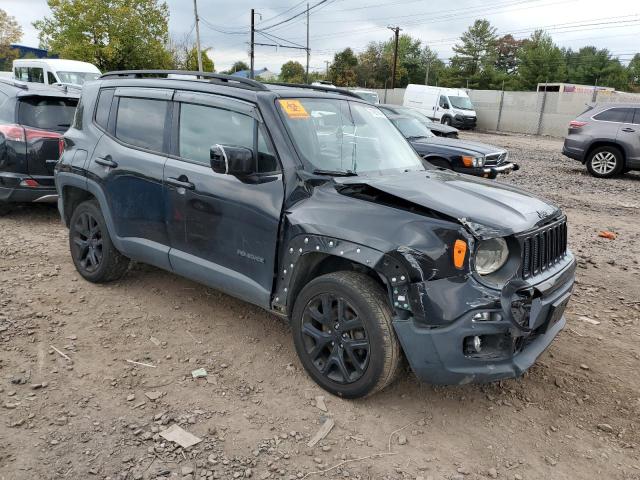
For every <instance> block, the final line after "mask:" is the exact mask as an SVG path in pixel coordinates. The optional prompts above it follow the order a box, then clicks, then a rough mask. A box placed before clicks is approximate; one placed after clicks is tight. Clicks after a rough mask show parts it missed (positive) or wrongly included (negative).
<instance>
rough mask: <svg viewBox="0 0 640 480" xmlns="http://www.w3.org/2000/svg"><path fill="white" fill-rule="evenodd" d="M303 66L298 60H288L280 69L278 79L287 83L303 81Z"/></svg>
mask: <svg viewBox="0 0 640 480" xmlns="http://www.w3.org/2000/svg"><path fill="white" fill-rule="evenodd" d="M304 73H305V70H304V67H303V66H302V64H301V63H300V62H296V61H295V60H289V61H288V62H287V63H285V64H283V65H282V68H281V69H280V81H282V82H287V83H304Z"/></svg>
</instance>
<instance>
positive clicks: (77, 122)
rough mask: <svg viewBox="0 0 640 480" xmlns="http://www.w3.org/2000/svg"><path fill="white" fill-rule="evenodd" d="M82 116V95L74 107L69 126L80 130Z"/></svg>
mask: <svg viewBox="0 0 640 480" xmlns="http://www.w3.org/2000/svg"><path fill="white" fill-rule="evenodd" d="M83 116H84V103H83V102H82V97H80V100H78V106H77V107H76V111H75V113H74V114H73V122H72V123H71V126H72V127H73V128H76V129H78V130H82V117H83Z"/></svg>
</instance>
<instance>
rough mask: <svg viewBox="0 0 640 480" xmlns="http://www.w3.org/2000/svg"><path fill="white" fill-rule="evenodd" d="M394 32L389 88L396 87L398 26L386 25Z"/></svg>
mask: <svg viewBox="0 0 640 480" xmlns="http://www.w3.org/2000/svg"><path fill="white" fill-rule="evenodd" d="M387 28H388V29H389V30H391V31H392V32H394V34H395V47H394V49H393V68H392V70H391V89H392V90H393V89H394V88H396V66H397V64H398V37H399V36H400V30H402V29H401V28H400V27H387Z"/></svg>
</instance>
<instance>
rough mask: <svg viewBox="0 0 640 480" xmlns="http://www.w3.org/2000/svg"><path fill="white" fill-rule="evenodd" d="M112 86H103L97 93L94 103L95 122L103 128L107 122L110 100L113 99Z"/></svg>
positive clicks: (113, 90)
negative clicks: (96, 99) (95, 103)
mask: <svg viewBox="0 0 640 480" xmlns="http://www.w3.org/2000/svg"><path fill="white" fill-rule="evenodd" d="M114 92H115V89H114V88H103V89H102V90H100V94H99V95H98V102H97V105H96V123H97V124H98V125H100V126H101V127H102V128H104V129H105V130H106V129H107V125H108V124H109V112H110V111H111V101H112V100H113V93H114Z"/></svg>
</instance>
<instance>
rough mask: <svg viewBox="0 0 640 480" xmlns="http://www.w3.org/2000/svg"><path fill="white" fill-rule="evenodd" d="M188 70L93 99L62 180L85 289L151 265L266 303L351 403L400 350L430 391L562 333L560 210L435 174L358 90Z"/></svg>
mask: <svg viewBox="0 0 640 480" xmlns="http://www.w3.org/2000/svg"><path fill="white" fill-rule="evenodd" d="M174 73H182V74H183V75H184V74H185V72H166V71H125V72H113V73H107V74H105V75H103V76H102V77H101V78H100V79H99V80H98V81H96V82H89V83H86V84H85V86H84V88H83V91H82V99H81V107H79V110H78V115H77V120H76V121H75V122H74V124H73V126H72V127H71V128H70V129H69V130H68V131H67V133H66V134H65V145H66V149H65V151H64V153H63V155H62V157H61V159H60V161H59V163H58V164H57V167H56V186H57V188H58V192H59V208H60V212H61V214H62V218H63V220H64V222H65V223H66V225H67V226H68V227H69V244H70V248H71V256H72V259H73V261H74V263H75V265H76V268H77V269H78V271H79V272H80V274H81V275H82V276H83V277H84V278H86V279H87V280H89V281H92V282H106V281H109V280H114V279H117V278H118V277H120V276H121V275H123V274H124V273H125V272H126V271H127V267H128V265H129V261H130V260H136V261H140V262H146V263H149V264H152V265H156V266H158V267H160V268H163V269H166V270H168V271H171V272H175V273H177V274H179V275H183V276H185V277H188V278H191V279H194V280H196V281H199V282H202V283H204V284H206V285H209V286H211V287H214V288H217V289H219V290H223V291H225V292H227V293H229V294H230V295H233V296H236V297H239V298H241V299H244V300H246V301H247V302H251V303H253V304H256V305H259V306H261V307H263V308H265V309H266V310H268V311H270V312H273V313H275V314H278V315H281V316H282V317H284V318H286V319H288V321H289V322H290V324H291V327H292V331H293V339H294V343H295V346H296V349H297V352H298V354H299V356H300V360H301V362H302V364H303V365H304V367H305V369H306V370H307V372H308V373H309V375H311V376H312V377H313V379H314V380H315V381H316V382H318V384H320V385H321V386H322V387H323V388H325V389H327V390H328V391H330V392H332V393H334V394H337V395H341V396H344V397H348V398H355V397H361V396H364V395H367V394H371V393H373V392H376V391H378V390H380V389H382V388H383V387H385V386H386V385H388V384H389V383H390V382H391V381H392V380H393V378H394V376H395V375H396V373H397V372H398V370H399V365H400V364H401V358H402V356H403V355H404V356H405V357H406V358H407V359H408V361H409V364H410V366H411V367H412V369H413V370H414V372H415V373H416V374H417V375H418V377H420V378H421V379H423V380H425V381H428V382H432V383H441V384H460V383H468V382H484V381H491V380H497V379H501V378H507V377H515V376H518V375H521V374H522V373H523V372H524V371H525V370H526V369H527V368H528V367H530V366H531V365H532V364H533V363H534V361H535V360H536V358H537V357H538V356H539V355H540V354H541V353H542V352H543V351H544V350H545V348H547V346H548V345H549V344H550V343H551V341H552V340H553V338H554V337H555V336H556V334H557V333H558V332H559V331H560V330H561V329H562V328H563V326H564V325H565V319H564V317H563V311H564V308H565V306H566V304H567V301H568V299H569V295H570V292H571V289H572V286H573V282H574V271H575V261H574V257H573V255H572V254H571V253H570V252H569V251H568V250H567V225H566V219H565V216H564V215H563V214H562V212H561V211H560V210H559V209H558V208H557V207H555V206H553V205H551V204H549V203H548V202H546V201H544V200H541V199H539V198H536V197H534V196H532V195H530V194H527V193H524V192H522V191H520V190H517V189H515V188H511V187H507V186H504V185H500V184H497V183H495V182H491V181H487V180H483V179H477V178H473V177H470V176H466V175H460V174H457V173H453V172H450V171H443V170H442V169H438V168H431V167H429V166H427V167H425V166H423V164H422V162H421V159H420V157H419V156H418V155H417V154H416V152H415V150H413V149H412V147H411V145H410V144H409V143H408V142H407V141H406V140H405V139H404V138H403V137H402V135H401V134H400V132H399V131H398V130H397V129H396V128H395V127H394V126H393V125H392V124H391V122H390V121H389V120H388V119H387V118H386V116H385V115H384V114H383V113H382V112H381V111H380V110H378V108H377V107H375V106H373V105H370V104H368V103H366V102H364V101H362V100H360V99H359V98H357V97H356V96H355V95H353V94H350V92H347V91H341V90H339V89H328V88H324V87H315V86H296V87H293V86H290V85H269V84H262V83H259V82H256V81H252V80H247V79H241V78H235V77H226V76H224V75H216V74H197V73H196V72H188V73H187V74H190V75H193V79H188V78H184V77H182V78H171V75H170V74H174ZM196 75H199V77H201V78H200V79H197V78H196ZM164 77H167V78H164Z"/></svg>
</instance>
